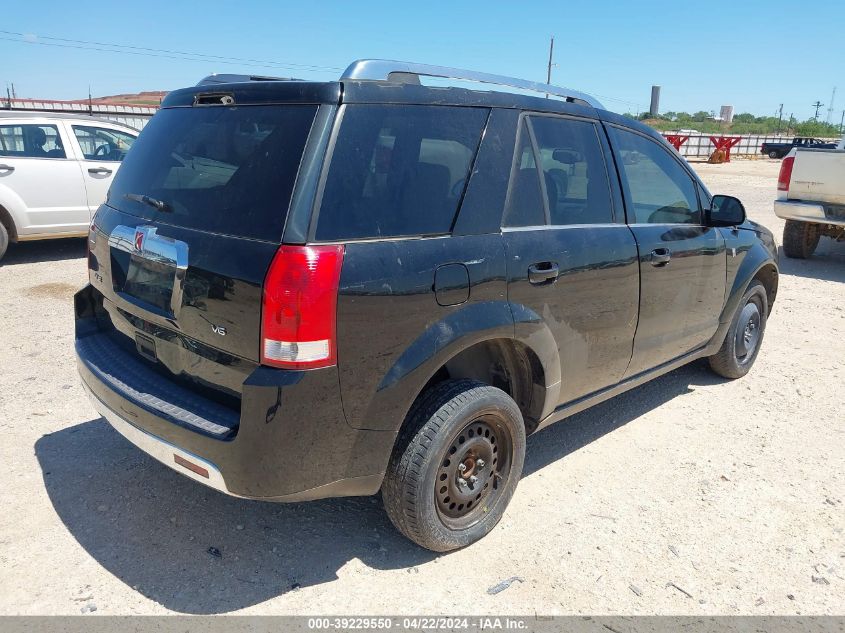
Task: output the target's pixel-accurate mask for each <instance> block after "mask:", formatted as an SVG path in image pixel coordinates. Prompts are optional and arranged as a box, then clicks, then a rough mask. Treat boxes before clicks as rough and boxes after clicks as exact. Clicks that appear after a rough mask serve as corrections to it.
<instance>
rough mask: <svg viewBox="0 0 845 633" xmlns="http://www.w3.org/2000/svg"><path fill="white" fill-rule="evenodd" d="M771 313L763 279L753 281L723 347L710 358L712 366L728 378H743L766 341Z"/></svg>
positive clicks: (743, 297)
mask: <svg viewBox="0 0 845 633" xmlns="http://www.w3.org/2000/svg"><path fill="white" fill-rule="evenodd" d="M768 313H769V300H768V296H767V295H766V288H765V286H763V284H761V283H760V282H759V281H752V282H751V285H750V286H748V290H746V291H745V294H744V295H743V296H742V300H741V301H740V303H739V307H738V308H737V311H736V314H734V318H733V320H732V321H731V326H730V328H729V329H728V333H727V335H726V336H725V340H724V342H723V343H722V347H721V348H719V351H718V352H716V353H715V354H714V355H713V356H710V357H708V359H707V360H708V361H710V369H712V370H713V371H714V372H716V373H717V374H719V375H720V376H723V377H725V378H742V377H743V376H744V375H745V374H747V373H748V372H749V371H750V370H751V366H752V365H753V364H754V361H755V360H756V359H757V354H758V353H759V352H760V346H761V345H762V344H763V335H764V334H765V332H766V316H767V315H768Z"/></svg>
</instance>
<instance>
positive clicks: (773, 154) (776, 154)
mask: <svg viewBox="0 0 845 633" xmlns="http://www.w3.org/2000/svg"><path fill="white" fill-rule="evenodd" d="M769 158H780V154H779V153H778V152H776V151H775V150H772V151H771V152H769Z"/></svg>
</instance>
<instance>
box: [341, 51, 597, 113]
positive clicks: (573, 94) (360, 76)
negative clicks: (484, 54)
mask: <svg viewBox="0 0 845 633" xmlns="http://www.w3.org/2000/svg"><path fill="white" fill-rule="evenodd" d="M409 75H410V76H411V77H413V78H414V79H415V81H416V82H419V77H440V78H444V79H457V80H461V81H475V82H478V83H484V84H494V85H497V86H508V87H509V88H518V89H520V90H528V91H530V92H538V93H542V94H547V95H554V96H556V97H563V98H564V99H566V100H567V101H572V102H576V103H581V104H586V105H589V106H592V107H594V108H600V109H604V106H602V104H601V103H600V102H599V101H598V100H596V99H594V98H593V97H591V96H590V95H588V94H585V93H583V92H578V91H577V90H570V89H569V88H563V87H561V86H552V85H550V84H542V83H537V82H535V81H526V80H525V79H516V78H515V77H503V76H501V75H491V74H488V73H480V72H476V71H474V70H461V69H460V68H449V67H447V66H430V65H428V64H415V63H413V62H398V61H391V60H387V59H359V60H358V61H355V62H352V63H351V64H350V65H349V67H348V68H347V69H346V70H345V71H344V72H343V75H341V77H340V78H341V80H343V79H353V80H369V81H400V82H402V81H404V82H406V83H407V82H408V80H409V79H411V77H408V76H409ZM412 80H413V79H412Z"/></svg>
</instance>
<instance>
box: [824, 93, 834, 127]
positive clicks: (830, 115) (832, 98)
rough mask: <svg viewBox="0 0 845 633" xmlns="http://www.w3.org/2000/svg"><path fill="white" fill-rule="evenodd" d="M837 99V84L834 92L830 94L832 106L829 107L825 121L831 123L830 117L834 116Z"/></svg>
mask: <svg viewBox="0 0 845 633" xmlns="http://www.w3.org/2000/svg"><path fill="white" fill-rule="evenodd" d="M835 100H836V86H834V87H833V94H832V95H830V107H828V109H827V119H825V123H827V124H828V125H830V119H831V117H832V116H833V102H834V101H835Z"/></svg>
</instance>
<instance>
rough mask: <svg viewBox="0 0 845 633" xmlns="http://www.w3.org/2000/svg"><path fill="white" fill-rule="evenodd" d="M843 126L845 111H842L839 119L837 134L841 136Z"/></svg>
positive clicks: (844, 123)
mask: <svg viewBox="0 0 845 633" xmlns="http://www.w3.org/2000/svg"><path fill="white" fill-rule="evenodd" d="M843 125H845V110H842V118H841V119H839V133H840V134H842V127H843Z"/></svg>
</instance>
